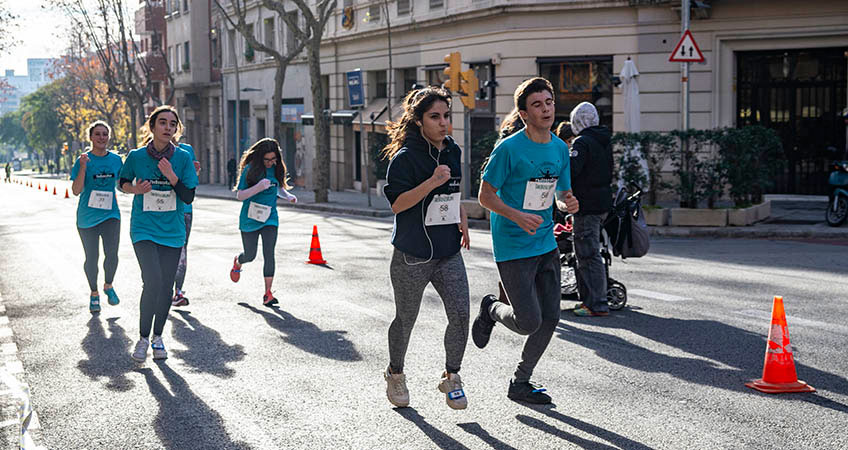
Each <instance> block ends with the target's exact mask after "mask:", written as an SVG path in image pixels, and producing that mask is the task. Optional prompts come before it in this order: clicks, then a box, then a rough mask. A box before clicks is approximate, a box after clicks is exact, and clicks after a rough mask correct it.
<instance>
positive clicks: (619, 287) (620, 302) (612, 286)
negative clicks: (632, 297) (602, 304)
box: [607, 278, 627, 311]
mask: <svg viewBox="0 0 848 450" xmlns="http://www.w3.org/2000/svg"><path fill="white" fill-rule="evenodd" d="M607 303H608V304H609V309H611V310H613V311H618V310H619V309H621V308H624V305H625V304H627V288H625V287H624V285H623V284H621V283H619V282H618V281H615V280H613V279H612V278H610V279H609V286H608V288H607Z"/></svg>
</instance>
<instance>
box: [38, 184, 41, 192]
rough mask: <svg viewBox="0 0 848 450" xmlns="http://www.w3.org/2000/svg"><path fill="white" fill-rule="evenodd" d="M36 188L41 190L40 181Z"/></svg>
mask: <svg viewBox="0 0 848 450" xmlns="http://www.w3.org/2000/svg"><path fill="white" fill-rule="evenodd" d="M38 190H39V191H40V190H41V183H38Z"/></svg>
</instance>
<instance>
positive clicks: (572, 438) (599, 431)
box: [515, 403, 651, 449]
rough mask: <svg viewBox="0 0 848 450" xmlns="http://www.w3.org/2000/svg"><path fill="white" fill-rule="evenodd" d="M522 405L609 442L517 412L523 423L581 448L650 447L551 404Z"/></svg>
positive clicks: (518, 418) (517, 417) (519, 419)
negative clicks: (578, 417)
mask: <svg viewBox="0 0 848 450" xmlns="http://www.w3.org/2000/svg"><path fill="white" fill-rule="evenodd" d="M519 404H520V405H522V406H525V407H527V408H530V409H532V410H533V411H537V412H540V413H542V414H544V415H546V416H548V417H550V418H551V419H555V420H558V421H560V422H562V423H564V424H566V425H569V426H571V427H573V428H576V429H578V430H580V431H583V432H584V433H587V434H591V435H592V436H597V437H599V438H601V439H603V440H605V441H607V442H609V443H610V444H613V445H607V444H603V443H600V442H594V441H590V440H587V439H583V438H581V437H580V436H576V435H574V434H571V433H568V432H565V431H562V430H560V429H558V428H556V427H554V426H552V425H549V424H547V423H545V422H543V421H541V420H539V419H536V418H534V417H530V416H525V415H523V414H518V415H516V416H515V418H516V419H517V420H518V421H519V422H521V423H523V424H525V425H529V426H531V427H533V428H536V429H539V430H541V431H544V432H546V433H550V434H552V435H554V436H556V437H558V438H561V439H563V440H566V441H568V442H571V443H572V444H574V445H577V446H579V447H581V448H598V449H609V448H626V449H650V448H651V447H648V446H647V445H645V444H642V443H641V442H636V441H634V440H632V439H629V438H626V437H624V436H622V435H620V434H618V433H615V432H612V431H609V430H606V429H604V428H601V427H599V426H597V425H592V424H591V423H586V422H584V421H582V420H579V419H575V418H574V417H569V416H566V415H565V414H563V413H561V412H559V411H557V410H555V409H553V406H544V405H540V406H528V405H525V404H523V403H519Z"/></svg>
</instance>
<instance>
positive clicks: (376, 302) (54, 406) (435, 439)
mask: <svg viewBox="0 0 848 450" xmlns="http://www.w3.org/2000/svg"><path fill="white" fill-rule="evenodd" d="M60 197H61V196H56V197H54V196H52V195H49V194H47V193H44V192H36V191H35V190H34V189H30V188H25V187H23V186H19V185H0V211H2V213H0V236H2V245H0V261H2V263H0V294H2V298H3V300H4V303H5V307H6V312H7V315H8V317H9V320H10V326H11V328H12V330H13V331H14V340H15V341H16V343H17V346H18V348H19V353H18V357H19V358H20V360H21V361H22V363H23V366H24V373H23V375H22V378H23V379H25V380H26V381H27V383H28V384H29V385H30V387H31V396H32V402H33V405H34V407H35V409H36V411H37V413H38V418H39V421H40V426H41V427H40V429H38V430H37V432H36V433H35V438H36V440H37V443H38V444H40V445H43V446H45V447H47V448H51V449H52V448H63V449H73V448H90V449H92V448H109V449H113V448H173V449H212V448H254V449H265V448H268V449H272V448H363V449H364V448H376V447H388V448H409V449H422V448H491V447H494V448H502V449H511V448H515V449H531V448H532V449H544V448H557V449H559V448H572V447H573V448H580V447H582V448H601V449H607V448H625V449H639V448H669V449H672V448H673V449H679V448H809V449H825V448H827V449H830V448H833V449H835V448H846V447H848V436H846V433H847V431H846V427H845V424H846V423H848V416H846V413H848V380H846V374H848V358H846V351H845V345H846V342H848V322H846V320H845V317H846V314H848V299H847V298H846V295H845V294H844V290H845V289H844V286H845V279H846V275H848V268H846V264H845V262H846V255H848V253H847V252H846V250H848V248H847V247H846V246H845V245H839V243H838V242H836V243H834V242H824V241H823V242H799V241H767V240H711V239H667V238H665V239H655V240H654V242H653V244H652V251H651V253H650V254H649V256H647V257H644V258H640V259H629V260H627V261H621V260H619V259H616V260H615V261H614V262H613V266H612V268H611V273H612V276H613V277H615V278H617V279H618V280H620V281H622V282H623V283H624V284H625V285H626V286H627V288H628V290H629V292H630V299H629V301H628V307H627V308H625V310H623V311H620V312H617V313H614V314H613V315H611V316H610V317H606V318H576V317H574V316H573V315H572V314H571V312H570V311H569V310H567V309H568V308H571V307H572V306H573V305H574V304H573V303H571V302H563V309H564V311H563V314H562V320H561V322H560V325H559V327H558V329H557V331H556V333H555V336H554V339H553V340H552V342H551V345H550V346H549V348H548V351H547V353H546V355H545V356H544V357H543V359H542V361H541V363H540V365H539V366H538V368H537V370H536V374H535V377H534V379H535V380H537V381H539V382H541V383H543V384H544V385H545V386H546V387H547V388H548V389H549V393H550V394H551V395H552V397H553V398H554V405H553V406H548V407H535V406H526V405H523V404H519V403H515V402H512V401H510V400H508V399H507V398H506V388H507V385H508V380H509V377H510V376H511V374H512V372H513V370H514V365H515V363H516V361H517V358H518V356H519V352H520V346H521V344H522V342H523V339H522V338H521V337H520V336H516V335H513V334H512V333H510V332H509V331H507V330H506V329H505V328H503V327H502V326H498V327H496V328H495V330H494V333H493V337H492V342H491V343H490V344H489V346H488V347H487V348H486V349H485V350H479V349H477V348H476V347H474V345H473V344H472V343H470V342H469V344H468V347H467V350H466V356H465V360H464V363H463V368H462V372H461V373H462V376H463V381H464V383H465V390H466V393H467V395H468V399H469V407H468V409H467V410H465V411H453V410H451V409H449V408H448V407H447V405H445V401H444V395H443V394H441V393H440V392H438V391H437V390H436V385H437V383H438V381H439V376H440V373H441V370H442V367H443V364H444V350H443V348H442V340H443V333H444V327H445V325H446V322H447V321H446V319H445V315H444V311H443V307H442V305H441V302H440V300H439V298H438V296H437V295H436V294H435V291H433V289H432V288H428V289H427V291H426V293H425V299H424V303H423V305H422V308H421V312H420V314H419V318H418V322H417V324H416V328H415V330H414V332H413V335H412V342H411V345H410V350H409V354H408V356H407V361H406V373H407V377H408V382H409V389H410V393H411V398H412V407H411V408H405V409H393V408H392V407H391V405H390V404H389V403H388V401H387V400H386V397H385V383H384V381H383V379H382V376H381V371H382V370H383V369H384V368H385V365H386V364H387V359H388V356H387V344H386V333H387V329H388V325H389V323H390V321H391V319H392V318H393V314H394V304H393V300H392V295H391V285H390V281H389V276H388V266H389V257H390V254H391V245H390V243H389V239H390V234H391V222H390V221H387V220H379V219H364V218H358V217H352V216H331V215H326V214H316V213H309V212H302V211H299V210H292V209H281V210H280V218H281V222H282V223H283V224H284V225H283V226H282V227H281V229H280V233H279V239H278V243H277V252H276V258H277V275H276V279H275V283H274V290H275V293H276V296H277V297H278V298H279V299H280V305H279V308H266V307H263V306H262V305H261V297H262V293H263V288H262V273H261V272H262V269H261V265H262V263H261V256H259V258H258V260H257V261H255V262H253V263H251V264H248V265H245V267H244V272H243V274H242V279H241V281H240V282H239V283H237V284H234V283H232V282H231V281H230V280H229V277H228V272H229V268H230V265H231V261H232V258H233V256H234V255H236V254H237V253H238V252H239V251H240V247H241V240H240V237H239V234H238V228H237V222H238V220H237V216H238V211H239V207H240V204H239V203H237V202H233V201H227V200H216V199H208V198H201V199H198V201H197V204H196V206H195V213H194V227H193V230H192V234H191V242H190V244H189V267H188V275H187V279H186V287H185V288H186V290H187V294H186V295H187V296H188V297H189V298H190V300H191V305H190V306H188V307H185V308H177V309H172V312H171V317H170V320H169V323H168V325H166V328H165V344H166V346H167V347H168V351H169V353H170V358H169V359H168V360H167V361H165V362H163V363H153V362H152V361H151V360H150V359H148V363H147V364H145V365H143V366H138V365H136V364H135V363H134V362H132V361H131V360H130V358H129V352H130V351H131V347H132V345H133V344H134V342H135V340H136V339H137V333H138V306H137V305H138V298H139V295H140V293H141V277H140V273H139V268H138V264H137V262H136V260H135V255H134V253H133V251H132V246H131V242H130V239H129V210H128V206H129V200H130V199H129V197H128V196H124V195H119V202H120V203H121V206H122V213H123V218H124V221H123V224H122V235H121V239H122V242H121V250H120V264H119V267H118V275H117V277H116V280H115V288H116V290H117V292H118V293H119V295H120V296H121V299H122V302H121V304H120V305H119V306H116V307H112V306H108V305H106V304H105V302H104V311H103V312H102V313H100V314H99V315H96V316H92V315H91V314H90V313H89V312H88V304H87V302H88V292H87V290H88V289H87V284H86V282H85V277H84V275H83V271H82V262H83V253H82V246H81V244H80V242H79V237H78V234H77V231H76V229H75V208H76V200H75V199H68V200H65V199H62V198H60ZM313 225H317V226H318V231H319V235H320V240H321V247H322V250H323V256H324V258H325V259H326V260H327V261H328V262H329V265H328V267H321V266H314V265H307V264H304V261H305V260H306V259H307V256H308V252H309V244H310V239H311V232H312V226H313ZM471 237H472V242H471V244H472V250H471V251H469V252H464V253H463V255H464V258H465V263H466V267H467V271H468V278H469V281H470V288H471V294H472V299H471V301H472V306H471V308H472V311H475V310H476V308H477V305H478V301H479V298H480V297H482V295H484V294H486V293H490V292H492V291H493V290H496V282H497V272H496V269H495V265H494V263H493V261H492V259H491V238H490V236H489V234H488V233H487V232H480V231H473V232H472V235H471ZM101 282H102V272H101ZM773 295H782V296H783V297H784V300H785V303H786V309H787V315H788V321H789V330H790V338H791V342H792V346H793V349H794V351H795V364H796V367H797V371H798V374H799V377H800V378H801V379H803V380H805V381H807V382H808V383H810V384H811V385H812V386H814V387H816V388H817V389H818V391H817V392H816V393H814V394H784V395H767V394H762V393H759V392H756V391H753V390H751V389H749V388H746V387H745V386H744V382H745V381H748V380H750V379H752V378H758V377H759V376H760V375H761V371H762V364H763V354H764V350H765V346H766V342H765V339H766V334H767V333H768V327H769V320H770V311H771V305H772V296H773ZM0 400H8V398H7V397H0Z"/></svg>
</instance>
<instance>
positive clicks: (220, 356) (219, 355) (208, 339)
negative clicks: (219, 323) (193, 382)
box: [170, 309, 244, 378]
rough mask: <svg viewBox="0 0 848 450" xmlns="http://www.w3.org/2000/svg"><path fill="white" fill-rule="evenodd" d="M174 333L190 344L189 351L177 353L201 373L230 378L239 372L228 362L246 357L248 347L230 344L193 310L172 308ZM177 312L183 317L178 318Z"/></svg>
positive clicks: (175, 337) (184, 342)
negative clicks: (245, 351)
mask: <svg viewBox="0 0 848 450" xmlns="http://www.w3.org/2000/svg"><path fill="white" fill-rule="evenodd" d="M171 313H172V314H171V315H170V320H171V332H172V333H173V335H174V339H176V340H178V341H180V342H182V343H183V345H185V346H186V347H188V348H187V349H186V350H175V351H174V355H176V357H177V358H180V359H181V360H182V361H183V362H185V363H186V364H188V365H189V366H191V367H192V368H193V369H194V370H195V371H197V372H205V373H209V374H212V375H215V376H217V377H220V378H230V377H232V376H233V375H235V371H234V370H233V369H231V368H229V367H227V364H229V363H231V362H235V361H241V360H242V359H244V347H243V346H241V345H239V344H235V345H227V343H226V342H224V341H223V340H222V339H221V334H220V333H218V332H217V331H215V330H213V329H212V328H209V327H207V326H206V325H203V324H202V323H200V321H199V320H197V319H196V318H195V317H194V316H192V315H191V312H189V311H184V310H173V309H172V310H171ZM173 313H177V314H179V315H180V317H182V319H183V320H179V319H177V318H176V317H175V316H174V315H173Z"/></svg>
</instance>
